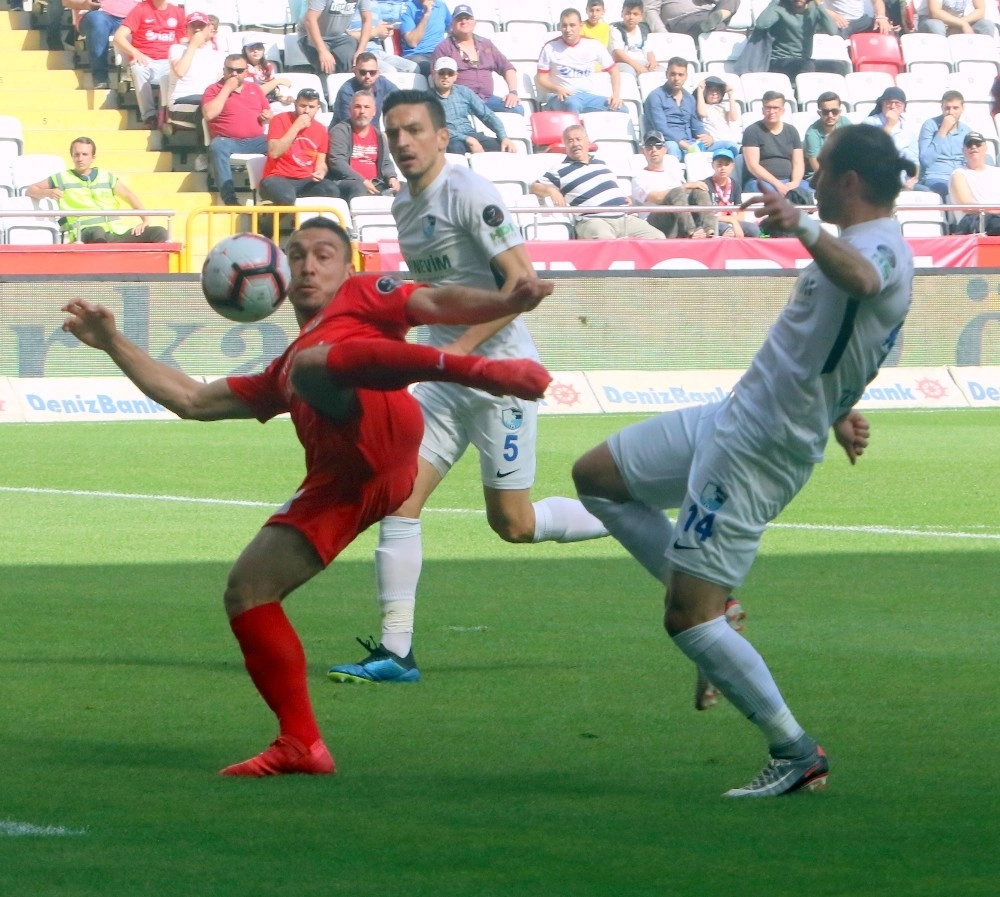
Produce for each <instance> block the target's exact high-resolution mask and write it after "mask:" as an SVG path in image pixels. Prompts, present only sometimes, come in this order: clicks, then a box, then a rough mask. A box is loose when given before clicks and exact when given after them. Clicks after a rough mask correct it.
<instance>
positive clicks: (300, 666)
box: [229, 601, 320, 746]
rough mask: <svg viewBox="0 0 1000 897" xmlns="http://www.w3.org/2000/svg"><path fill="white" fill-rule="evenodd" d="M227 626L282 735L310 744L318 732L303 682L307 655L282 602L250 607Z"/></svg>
mask: <svg viewBox="0 0 1000 897" xmlns="http://www.w3.org/2000/svg"><path fill="white" fill-rule="evenodd" d="M229 625H230V627H231V628H232V630H233V635H235V636H236V641H237V642H238V643H239V646H240V650H241V651H242V652H243V660H244V663H245V664H246V668H247V672H248V673H249V674H250V678H251V680H253V684H254V685H255V686H256V687H257V691H259V692H260V696H261V697H262V698H263V699H264V700H265V701H266V702H267V706H268V707H270V708H271V710H272V711H274V715H275V716H277V717H278V725H279V726H280V727H281V734H282V735H291V736H293V737H295V738H297V739H298V740H299V741H301V742H302V743H303V744H304V745H306V746H309V745H311V744H313V742H315V741H316V740H317V739H318V738H319V737H320V732H319V726H318V725H317V724H316V716H315V714H314V713H313V709H312V703H311V702H310V700H309V688H308V685H307V684H306V656H305V652H304V651H303V650H302V642H300V641H299V637H298V635H297V634H296V632H295V629H294V628H293V627H292V624H291V623H290V622H289V620H288V617H286V616H285V611H284V609H283V608H282V607H281V603H280V602H277V601H275V602H272V603H270V604H261V605H258V606H257V607H253V608H251V609H250V610H248V611H244V612H243V613H242V614H240V615H239V616H238V617H235V618H233V619H232V620H230V621H229Z"/></svg>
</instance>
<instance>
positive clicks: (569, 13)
mask: <svg viewBox="0 0 1000 897" xmlns="http://www.w3.org/2000/svg"><path fill="white" fill-rule="evenodd" d="M601 6H604V4H603V3H602V4H601ZM567 16H576V17H577V19H579V20H580V21H581V22H582V21H583V19H582V18H580V10H578V9H573V7H572V6H567V7H566V8H565V9H564V10H563V11H562V12H561V13H559V21H560V22H561V21H562V20H563V19H565V18H566V17H567Z"/></svg>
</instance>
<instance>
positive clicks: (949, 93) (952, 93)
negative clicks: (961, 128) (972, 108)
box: [941, 90, 965, 103]
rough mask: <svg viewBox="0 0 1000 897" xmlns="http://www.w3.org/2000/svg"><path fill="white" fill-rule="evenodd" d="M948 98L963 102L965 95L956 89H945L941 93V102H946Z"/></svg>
mask: <svg viewBox="0 0 1000 897" xmlns="http://www.w3.org/2000/svg"><path fill="white" fill-rule="evenodd" d="M948 100H959V101H960V102H962V103H964V102H965V97H963V96H962V94H961V93H960V92H959V91H957V90H946V91H945V92H944V93H943V94H941V102H942V103H947V102H948Z"/></svg>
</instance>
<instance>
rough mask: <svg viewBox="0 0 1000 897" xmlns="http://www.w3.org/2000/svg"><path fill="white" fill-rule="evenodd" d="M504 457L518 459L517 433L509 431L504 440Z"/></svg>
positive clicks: (508, 459)
mask: <svg viewBox="0 0 1000 897" xmlns="http://www.w3.org/2000/svg"><path fill="white" fill-rule="evenodd" d="M503 459H504V461H515V460H516V459H517V434H516V433H508V434H507V438H506V439H505V440H504V441H503Z"/></svg>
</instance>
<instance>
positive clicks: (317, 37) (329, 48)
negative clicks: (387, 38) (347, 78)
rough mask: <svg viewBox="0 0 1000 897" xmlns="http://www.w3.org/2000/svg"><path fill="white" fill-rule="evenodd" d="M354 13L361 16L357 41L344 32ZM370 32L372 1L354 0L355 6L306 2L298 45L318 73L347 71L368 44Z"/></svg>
mask: <svg viewBox="0 0 1000 897" xmlns="http://www.w3.org/2000/svg"><path fill="white" fill-rule="evenodd" d="M355 11H357V12H358V13H360V15H361V31H360V33H359V35H358V37H357V38H354V37H351V35H349V34H348V33H347V28H348V26H349V25H350V24H351V19H352V17H353V16H354V13H355ZM371 31H372V0H357V3H334V2H330V0H308V3H307V5H306V12H305V15H304V16H303V17H302V21H301V22H300V23H299V30H298V34H299V46H300V47H302V52H303V53H305V55H306V58H307V59H308V60H309V64H310V65H311V66H312V67H313V69H315V70H316V72H318V73H319V74H322V75H332V74H333V73H334V72H349V71H350V70H351V67H352V66H353V65H354V61H355V57H356V56H357V55H358V51H359V48H364V47H366V46H367V45H368V41H369V39H370V37H371Z"/></svg>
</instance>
